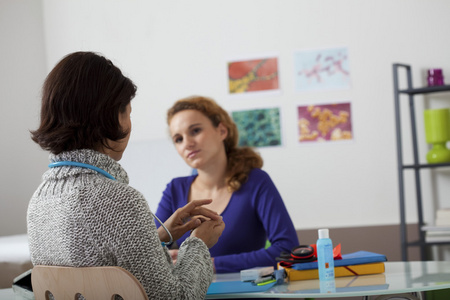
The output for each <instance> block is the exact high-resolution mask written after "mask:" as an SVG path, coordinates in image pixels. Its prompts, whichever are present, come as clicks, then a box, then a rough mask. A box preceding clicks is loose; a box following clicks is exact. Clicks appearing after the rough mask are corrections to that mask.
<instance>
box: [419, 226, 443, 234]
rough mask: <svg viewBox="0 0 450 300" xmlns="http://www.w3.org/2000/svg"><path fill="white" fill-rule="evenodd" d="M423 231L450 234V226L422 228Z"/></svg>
mask: <svg viewBox="0 0 450 300" xmlns="http://www.w3.org/2000/svg"><path fill="white" fill-rule="evenodd" d="M421 230H422V231H441V232H447V231H448V233H449V234H450V225H449V226H429V225H427V226H422V228H421Z"/></svg>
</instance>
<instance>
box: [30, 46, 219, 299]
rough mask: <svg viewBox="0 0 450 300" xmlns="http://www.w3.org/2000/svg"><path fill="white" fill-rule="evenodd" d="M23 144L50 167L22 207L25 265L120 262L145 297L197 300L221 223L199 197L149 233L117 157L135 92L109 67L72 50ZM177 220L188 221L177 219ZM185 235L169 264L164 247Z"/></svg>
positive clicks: (49, 83) (146, 215)
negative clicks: (34, 146) (30, 143)
mask: <svg viewBox="0 0 450 300" xmlns="http://www.w3.org/2000/svg"><path fill="white" fill-rule="evenodd" d="M42 94H43V95H42V107H41V120H40V126H39V128H38V129H37V130H35V131H32V139H33V140H34V141H35V142H36V143H38V144H39V145H40V146H41V147H42V148H43V149H45V150H48V151H50V152H51V154H50V161H51V164H50V165H49V167H50V169H49V170H48V171H47V172H45V174H44V176H43V182H42V183H41V185H40V186H39V188H38V189H37V190H36V192H35V193H34V195H33V197H32V198H31V200H30V203H29V207H28V217H27V223H28V236H29V244H30V251H31V260H32V263H33V264H34V265H59V266H73V267H87V266H120V267H123V268H124V269H127V270H128V271H130V272H131V273H132V274H133V275H134V276H135V277H136V278H137V279H138V280H139V281H140V282H141V284H142V285H143V287H144V289H145V290H146V292H147V294H148V297H149V298H150V299H200V298H203V297H204V296H205V294H206V291H207V289H208V286H209V284H210V283H211V280H212V276H213V266H212V263H211V258H210V254H209V251H208V248H210V247H212V246H213V245H214V244H215V243H216V242H217V240H218V238H219V236H220V235H221V233H222V231H223V228H224V223H223V221H222V218H221V217H220V216H219V215H217V213H215V212H213V211H211V210H209V209H207V208H205V207H204V205H206V204H209V203H210V202H211V200H199V201H195V202H192V203H189V204H188V205H186V206H183V207H182V208H180V209H179V210H177V211H176V212H174V214H173V215H171V216H170V218H168V219H167V221H165V223H164V226H161V227H160V228H158V229H157V228H156V226H155V221H154V215H153V214H152V212H151V211H150V209H149V207H148V204H147V202H146V200H145V199H144V197H143V196H142V194H140V193H139V192H138V191H136V190H135V189H133V188H132V187H130V186H129V185H128V176H127V173H126V172H125V170H124V169H123V168H122V167H121V166H120V164H119V163H118V161H119V160H120V159H121V158H122V154H123V152H124V150H125V148H126V147H127V144H128V139H129V136H130V132H131V119H130V114H131V99H133V98H134V96H135V94H136V86H135V85H134V84H133V82H132V81H131V80H130V79H128V78H127V77H125V76H124V75H123V74H122V72H121V71H120V70H119V69H118V68H117V67H116V66H114V64H113V63H112V62H111V61H110V60H108V59H106V58H104V57H102V56H100V55H98V54H95V53H92V52H75V53H72V54H70V55H68V56H66V57H65V58H63V59H62V60H61V61H60V62H59V63H58V64H57V65H56V66H55V68H54V69H53V70H52V71H51V72H50V73H49V75H48V77H47V79H46V81H45V83H44V86H43V93H42ZM186 220H188V221H187V222H186ZM185 233H190V236H189V237H188V238H187V239H186V240H185V241H184V243H183V244H182V245H181V247H180V256H179V259H178V261H179V263H177V264H175V265H174V264H173V262H172V260H171V258H170V255H169V252H168V250H167V247H166V246H165V243H166V242H170V241H169V240H172V238H173V239H178V238H179V237H181V236H182V235H184V234H185Z"/></svg>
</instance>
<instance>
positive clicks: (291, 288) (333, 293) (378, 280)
mask: <svg viewBox="0 0 450 300" xmlns="http://www.w3.org/2000/svg"><path fill="white" fill-rule="evenodd" d="M234 280H240V275H239V273H231V274H217V275H216V276H215V281H234ZM447 288H450V261H427V262H386V263H385V272H384V273H382V274H374V275H361V276H349V277H338V278H336V279H335V281H334V282H332V283H331V284H330V285H328V286H322V287H321V286H320V281H319V280H317V279H314V280H298V281H290V282H288V283H284V284H281V285H280V284H279V285H275V286H273V287H272V288H270V289H269V290H267V291H264V292H257V293H234V294H217V295H207V297H206V298H207V299H218V298H222V299H224V298H328V297H358V296H371V295H389V294H400V293H412V292H421V291H428V290H438V289H447Z"/></svg>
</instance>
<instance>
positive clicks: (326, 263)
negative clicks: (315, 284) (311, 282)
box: [316, 229, 334, 281]
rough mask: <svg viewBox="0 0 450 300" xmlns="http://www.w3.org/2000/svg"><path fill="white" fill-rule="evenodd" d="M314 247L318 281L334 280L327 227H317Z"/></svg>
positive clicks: (330, 244)
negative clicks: (317, 237)
mask: <svg viewBox="0 0 450 300" xmlns="http://www.w3.org/2000/svg"><path fill="white" fill-rule="evenodd" d="M316 248H317V262H318V266H319V267H318V268H319V279H320V281H327V280H333V281H334V258H333V243H332V242H331V239H330V237H329V231H328V229H319V239H318V240H317V243H316Z"/></svg>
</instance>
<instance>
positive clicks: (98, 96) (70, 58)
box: [31, 52, 137, 154]
mask: <svg viewBox="0 0 450 300" xmlns="http://www.w3.org/2000/svg"><path fill="white" fill-rule="evenodd" d="M136 89H137V88H136V86H135V85H134V84H133V82H132V81H131V80H130V79H129V78H127V77H125V76H124V75H123V74H122V72H121V71H120V70H119V68H117V67H116V66H114V64H113V63H112V62H111V61H110V60H108V59H106V58H105V57H103V56H101V55H98V54H96V53H93V52H75V53H72V54H69V55H67V56H65V57H64V58H63V59H62V60H61V61H60V62H59V63H58V64H57V65H56V66H55V67H54V68H53V70H52V71H51V72H50V73H49V74H48V76H47V79H46V80H45V83H44V85H43V88H42V104H41V105H42V106H41V120H40V125H39V128H38V129H37V130H35V131H31V138H32V139H33V141H35V142H36V143H38V144H39V145H40V146H41V147H42V149H44V150H49V151H50V152H52V153H54V154H58V153H60V152H63V151H71V150H75V149H97V148H98V147H100V146H101V145H103V146H104V147H107V148H109V149H111V148H110V146H109V145H108V144H107V139H109V140H112V141H117V140H120V139H122V138H124V137H126V136H127V134H128V132H127V131H123V130H122V128H121V126H120V124H119V113H123V112H125V110H126V107H127V105H128V104H129V103H130V101H131V99H133V98H134V96H135V95H136Z"/></svg>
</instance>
